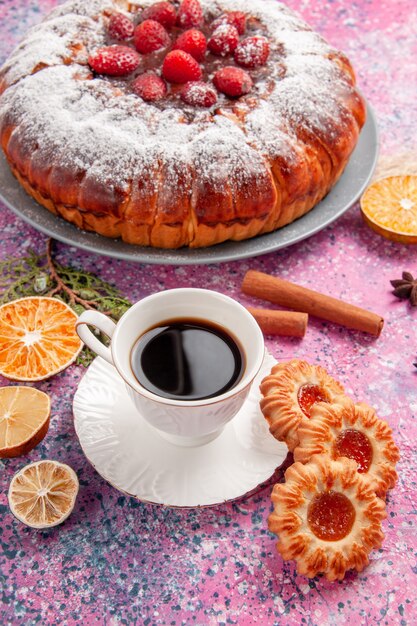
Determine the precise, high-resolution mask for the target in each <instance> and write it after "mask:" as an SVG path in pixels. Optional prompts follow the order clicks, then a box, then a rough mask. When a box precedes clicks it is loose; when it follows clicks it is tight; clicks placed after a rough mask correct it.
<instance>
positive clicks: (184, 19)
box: [177, 0, 204, 28]
mask: <svg viewBox="0 0 417 626" xmlns="http://www.w3.org/2000/svg"><path fill="white" fill-rule="evenodd" d="M203 21H204V15H203V9H202V8H201V4H200V3H199V1H198V0H182V2H181V4H180V8H179V9H178V16H177V24H178V26H182V27H183V28H192V27H193V26H201V25H202V23H203Z"/></svg>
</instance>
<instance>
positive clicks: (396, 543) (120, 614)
mask: <svg viewBox="0 0 417 626" xmlns="http://www.w3.org/2000/svg"><path fill="white" fill-rule="evenodd" d="M55 4H56V2H55V1H54V0H38V2H34V1H33V0H32V1H31V0H13V1H11V0H6V1H3V2H0V34H1V36H0V61H1V60H2V59H4V58H5V57H6V56H7V54H8V53H9V52H10V51H11V50H12V48H13V47H14V46H15V44H16V43H17V42H18V41H19V39H20V38H21V36H22V35H23V33H24V32H25V31H26V30H27V28H28V27H29V26H30V25H32V24H34V23H36V22H38V21H39V20H40V19H41V15H42V14H43V13H45V12H46V11H47V10H48V9H50V8H51V7H53V6H55ZM288 4H289V5H290V6H291V7H292V8H294V9H296V10H298V11H299V12H300V13H301V15H302V16H303V17H304V18H305V19H306V20H307V21H309V22H310V23H311V24H312V26H314V27H315V29H317V30H318V31H319V32H320V33H321V34H323V35H324V36H325V37H327V38H328V39H329V40H330V42H331V43H332V44H334V45H335V46H338V47H340V48H341V49H342V50H343V51H344V52H345V53H346V54H347V55H348V56H349V58H350V59H351V61H352V63H353V65H354V67H355V69H356V72H357V76H358V82H359V85H360V87H361V89H362V91H363V93H364V94H365V96H366V97H367V98H368V100H369V102H370V103H371V105H372V106H373V108H374V110H375V112H376V115H377V119H378V124H379V129H380V135H381V155H382V156H393V155H395V154H398V153H402V152H404V151H414V153H415V146H416V137H415V122H416V119H417V98H416V96H417V61H416V59H417V36H416V23H417V6H416V3H415V2H413V0H399V1H395V2H394V0H391V1H388V0H383V1H376V0H368V1H365V0H363V1H361V2H350V1H348V0H335V1H333V2H326V3H323V2H309V1H308V0H300V1H299V2H295V1H294V0H290V1H289V2H288ZM0 232H1V240H0V258H1V259H6V258H7V257H10V256H18V255H22V254H24V253H25V252H27V251H28V250H30V249H33V250H35V251H36V252H41V251H43V250H44V248H45V244H46V237H45V236H43V235H40V234H39V233H38V232H36V231H35V230H34V229H32V228H31V227H29V226H27V225H26V224H25V223H23V222H22V221H21V220H20V219H18V218H16V217H15V216H14V214H13V213H12V212H10V211H9V210H8V209H6V208H5V207H4V206H2V205H0ZM57 250H58V256H59V259H60V260H61V261H62V262H64V263H70V264H73V265H74V266H82V267H84V268H86V269H91V270H94V271H95V272H96V273H97V274H98V275H99V276H101V277H103V278H104V279H106V280H108V281H110V282H113V283H115V284H117V285H118V286H119V287H120V289H121V290H122V291H123V292H124V293H125V294H126V295H127V296H129V297H130V298H131V299H132V300H137V299H139V298H141V297H143V296H146V295H148V294H151V293H154V292H156V291H159V290H162V289H169V288H172V287H181V286H198V287H204V288H209V289H215V290H218V291H221V292H224V293H227V294H229V295H232V296H234V297H235V298H236V299H238V300H239V301H240V302H242V303H244V304H252V305H258V304H259V302H256V301H255V300H252V299H250V298H248V297H245V296H244V295H243V294H242V293H241V291H240V285H241V281H242V278H243V276H244V274H245V272H246V271H247V270H248V269H257V270H261V271H266V272H269V273H271V274H277V275H280V276H282V277H283V278H287V279H289V280H292V281H294V282H297V283H300V284H302V285H306V286H310V287H313V288H315V289H318V290H320V291H323V292H325V293H329V294H332V295H334V296H336V297H340V298H342V299H345V300H346V301H348V302H352V303H354V304H358V305H360V306H363V307H365V308H369V309H371V310H374V311H376V312H378V313H380V314H381V315H383V316H384V317H385V328H384V331H383V333H382V335H381V337H380V338H379V339H377V340H375V339H372V338H370V337H368V336H365V335H363V334H361V333H358V332H353V331H349V330H346V329H343V328H339V327H338V326H336V325H332V324H326V323H322V322H320V321H317V320H312V321H311V323H310V325H309V328H308V332H307V335H306V337H305V338H304V339H303V340H301V341H299V340H294V339H278V338H268V339H267V345H268V348H269V350H270V351H271V352H272V353H273V354H274V356H275V357H276V358H277V359H279V360H285V359H288V358H291V357H294V356H297V357H301V358H305V359H307V360H309V361H311V362H312V363H320V364H321V365H323V366H324V367H326V368H327V369H328V370H329V372H330V373H331V374H332V375H334V376H335V377H337V378H338V379H339V380H340V381H341V382H342V383H343V384H344V385H345V387H346V389H347V391H348V393H350V394H351V395H352V397H354V398H355V399H356V400H358V401H366V402H368V403H369V404H371V405H373V406H375V407H376V408H377V410H378V413H379V415H380V416H381V417H383V418H384V419H386V420H388V421H389V423H390V424H391V425H392V427H393V429H394V434H395V439H396V441H397V444H398V445H399V446H400V449H401V455H402V458H401V462H400V463H399V467H398V469H399V475H400V478H399V482H398V485H397V487H396V489H395V490H394V491H393V492H392V493H391V494H390V496H389V499H388V503H387V507H388V518H387V520H386V521H385V522H384V531H385V534H386V539H385V542H384V544H383V547H382V549H380V550H377V551H374V552H373V553H372V555H371V562H370V565H369V567H367V568H366V569H365V571H364V572H362V573H361V574H356V573H349V574H348V575H347V576H346V578H345V580H344V581H343V582H340V583H329V582H327V581H325V580H323V579H322V578H317V579H314V580H311V581H308V580H307V579H305V578H303V577H301V576H297V575H296V573H295V567H294V564H293V563H283V561H282V559H281V558H280V556H279V555H278V554H277V553H276V551H275V547H274V543H275V538H274V536H273V535H272V534H270V533H269V531H268V530H267V523H266V520H267V516H268V514H269V512H270V510H271V504H270V499H269V490H268V489H265V490H264V491H262V492H261V493H259V494H257V495H255V496H253V497H251V498H248V499H245V500H243V501H240V502H238V503H235V504H228V505H223V506H220V507H217V508H212V509H206V510H192V511H179V510H172V509H164V508H160V507H155V506H150V505H144V504H141V503H139V502H137V501H135V500H133V499H129V498H126V497H125V496H123V495H122V494H120V493H118V492H117V491H116V490H114V489H113V488H112V487H110V486H109V485H108V484H106V482H105V481H104V480H103V479H102V478H101V477H100V476H99V475H98V474H97V473H96V472H95V471H94V470H93V468H92V467H91V466H90V465H89V464H88V462H87V461H86V459H85V457H84V456H83V454H82V452H81V449H80V446H79V444H78V441H77V439H76V437H75V433H74V429H73V423H72V411H71V402H72V397H73V394H74V391H75V389H76V387H77V384H78V382H79V380H80V378H81V377H82V376H83V373H84V371H83V369H82V368H81V367H78V366H72V367H71V368H70V369H68V370H67V371H65V372H64V373H62V374H60V375H59V376H56V377H55V378H54V379H52V380H51V381H49V382H44V383H41V384H38V385H36V386H37V387H38V388H39V389H42V390H44V391H47V392H48V393H50V394H51V396H52V403H53V412H52V416H53V417H52V421H51V426H50V430H49V433H48V435H47V437H46V438H45V440H44V441H43V442H42V444H40V445H39V446H38V447H37V448H35V449H34V450H33V451H32V452H31V453H30V454H29V455H27V457H23V458H18V459H14V460H4V461H1V467H2V471H1V474H0V481H1V491H0V515H1V518H2V521H1V525H0V542H1V545H2V548H3V550H2V553H1V555H0V565H1V569H0V572H1V573H0V591H1V604H0V622H1V623H2V624H9V623H10V624H32V623H33V624H34V623H43V624H46V623H48V624H61V623H62V624H76V623H80V622H81V621H83V622H84V623H85V624H94V623H100V624H119V623H122V624H171V625H172V626H177V625H180V624H210V625H211V624H213V625H214V624H239V625H240V626H245V625H247V624H248V625H249V624H288V625H299V624H309V625H316V624H317V625H323V624H336V623H337V624H345V623H346V624H347V623H355V624H400V625H401V626H404V625H406V624H410V625H412V624H416V623H417V609H416V606H415V598H414V596H415V589H416V586H417V580H416V574H417V559H416V548H417V539H416V531H415V519H416V512H417V511H416V495H415V494H416V489H415V468H416V453H415V445H414V439H415V436H416V434H417V424H416V420H415V415H416V409H417V397H416V392H415V389H416V380H417V370H416V369H415V368H414V367H413V361H416V360H417V341H416V316H417V310H415V309H413V308H412V307H411V306H410V305H409V303H408V302H406V301H399V300H397V299H396V298H394V297H393V296H392V294H391V287H390V283H389V281H390V279H392V278H399V277H400V276H401V272H402V271H404V270H407V271H410V272H412V273H415V274H417V262H416V249H415V248H414V247H406V246H403V245H399V244H394V243H390V242H388V241H386V240H384V239H382V238H380V237H379V236H378V235H376V234H374V233H373V232H372V231H370V230H369V229H368V228H367V227H366V225H364V223H363V222H362V219H361V216H360V211H359V207H358V205H355V206H353V207H352V208H351V209H350V210H349V211H348V212H347V213H346V214H345V215H344V216H343V217H342V218H341V219H339V220H338V221H337V222H336V223H334V224H333V225H332V226H330V227H328V228H326V229H325V230H324V231H322V232H321V233H319V234H318V235H315V236H314V237H311V238H310V239H308V240H306V241H304V242H302V243H300V244H297V245H295V246H293V247H291V248H288V249H285V250H283V251H280V252H277V253H272V254H268V255H265V256H261V257H258V258H256V259H249V260H244V261H240V262H239V261H236V262H233V263H227V264H221V265H220V264H219V265H217V264H212V265H207V266H193V267H180V266H146V265H140V264H138V265H135V264H132V263H127V262H123V261H116V260H113V259H111V258H104V257H101V256H96V255H94V254H87V253H85V252H82V251H79V250H77V249H75V248H71V247H69V246H67V245H63V244H58V245H57ZM0 382H1V384H9V383H8V381H6V380H4V379H3V380H1V381H0ZM41 458H54V459H57V460H60V461H63V462H66V463H69V464H70V465H71V466H72V467H73V468H74V469H75V471H76V472H77V474H78V476H79V478H80V493H79V497H78V500H77V504H76V507H75V510H74V512H73V514H72V516H71V517H70V518H69V519H68V520H67V522H65V524H64V525H62V526H61V527H57V528H55V529H52V530H50V531H45V532H38V531H33V530H31V529H29V528H26V527H24V526H22V525H21V524H20V523H19V522H18V521H17V520H15V519H14V518H13V516H12V515H11V514H10V512H9V509H8V506H7V496H6V494H7V490H8V485H9V483H10V480H11V477H12V476H13V474H14V472H16V471H17V470H18V469H20V468H21V467H22V466H23V465H25V464H26V463H28V462H30V461H35V460H39V459H41Z"/></svg>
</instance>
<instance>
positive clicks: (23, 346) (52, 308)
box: [0, 297, 83, 382]
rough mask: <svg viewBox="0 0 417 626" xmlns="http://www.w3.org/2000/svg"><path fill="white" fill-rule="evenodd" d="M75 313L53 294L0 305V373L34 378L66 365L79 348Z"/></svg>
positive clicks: (44, 375)
mask: <svg viewBox="0 0 417 626" xmlns="http://www.w3.org/2000/svg"><path fill="white" fill-rule="evenodd" d="M77 319H78V318H77V314H76V313H74V311H73V310H72V309H71V308H70V307H69V306H68V305H67V304H65V302H61V300H57V299H56V298H46V297H33V298H21V299H20V300H15V301H14V302H9V303H7V304H3V306H1V307H0V374H2V375H3V376H4V377H5V378H10V379H11V380H21V381H30V382H33V381H37V380H44V379H45V378H49V377H50V376H53V375H54V374H58V372H61V371H62V370H64V369H65V368H66V367H68V366H69V365H70V364H71V363H72V362H73V361H74V360H75V359H76V358H77V356H78V354H79V352H80V350H81V349H82V345H83V344H82V341H81V340H80V338H79V337H78V335H77V333H76V330H75V322H76V321H77Z"/></svg>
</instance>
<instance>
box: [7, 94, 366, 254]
mask: <svg viewBox="0 0 417 626" xmlns="http://www.w3.org/2000/svg"><path fill="white" fill-rule="evenodd" d="M377 156H378V132H377V126H376V120H375V116H374V114H373V112H372V110H371V109H370V108H369V106H368V117H367V121H366V124H365V126H364V128H363V129H362V132H361V135H360V138H359V141H358V145H357V146H356V149H355V151H354V153H353V154H352V157H351V159H350V161H349V163H348V165H347V167H346V169H345V172H344V173H343V176H342V177H341V178H340V180H339V182H338V183H337V185H335V187H333V189H332V190H331V192H330V193H329V194H328V195H327V196H326V197H325V198H324V200H322V201H321V202H320V203H319V204H318V205H317V206H316V207H315V208H314V209H313V210H312V211H310V212H309V213H307V214H306V215H304V216H303V217H301V218H300V219H298V220H296V221H295V222H293V223H292V224H289V225H288V226H285V227H284V228H281V229H280V230H277V231H275V232H273V233H270V234H268V235H260V236H259V237H255V238H253V239H247V240H246V241H229V242H226V243H221V244H218V245H217V246H212V247H210V248H200V249H197V250H190V249H188V248H184V249H181V250H161V249H156V248H145V247H141V246H133V245H129V244H127V243H124V242H123V241H120V240H115V239H107V238H106V237H102V236H101V235H97V234H95V233H88V232H85V231H82V230H80V229H79V228H77V227H76V226H73V225H72V224H69V223H68V222H66V221H64V220H63V219H61V218H58V217H56V216H54V215H53V214H52V213H49V211H47V209H45V208H43V207H42V206H40V205H39V204H38V203H37V202H36V201H35V200H33V199H32V198H31V197H30V196H29V195H28V194H27V193H26V192H25V191H24V189H23V188H22V187H21V186H20V185H19V183H18V182H17V181H16V179H15V178H14V176H13V174H12V173H11V171H10V169H9V167H8V164H7V161H6V159H5V157H4V155H3V153H1V155H0V198H1V199H2V200H3V202H4V203H5V204H6V205H7V206H8V207H9V208H10V209H11V210H12V211H13V212H14V213H16V215H18V216H19V217H21V218H22V219H23V220H24V221H25V222H28V223H29V224H31V225H32V226H34V227H35V228H36V229H38V230H40V231H41V232H43V233H45V234H47V235H49V236H50V237H53V238H54V239H58V240H59V241H63V242H64V243H67V244H70V245H73V246H77V247H78V248H82V249H84V250H89V251H91V252H96V253H98V254H105V255H108V256H112V257H116V258H119V259H126V260H128V261H137V262H140V263H159V264H163V263H168V264H172V265H196V264H198V263H219V262H221V261H233V260H236V259H244V258H247V257H254V256H258V255H260V254H266V253H267V252H273V251H274V250H279V249H280V248H285V247H286V246H290V245H292V244H294V243H297V242H298V241H301V240H302V239H306V238H307V237H310V236H311V235H314V234H315V233H317V232H318V231H320V230H322V229H323V228H325V227H326V226H328V225H329V224H331V223H332V222H333V221H334V220H336V219H337V218H338V217H340V216H341V215H342V214H343V213H344V212H345V211H347V209H349V207H351V206H352V204H353V203H354V202H356V200H357V199H358V198H359V197H360V195H361V193H362V192H363V190H364V189H365V187H366V186H367V184H368V183H369V180H370V178H371V176H372V173H373V171H374V169H375V165H376V160H377Z"/></svg>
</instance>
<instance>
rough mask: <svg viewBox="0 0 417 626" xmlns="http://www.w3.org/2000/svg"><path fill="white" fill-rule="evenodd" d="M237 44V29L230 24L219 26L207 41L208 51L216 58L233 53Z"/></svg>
mask: <svg viewBox="0 0 417 626" xmlns="http://www.w3.org/2000/svg"><path fill="white" fill-rule="evenodd" d="M238 43H239V33H238V32H237V28H235V27H234V26H231V25H230V24H220V26H219V27H218V28H216V30H215V31H214V33H213V34H212V36H211V37H210V39H209V40H208V44H207V45H208V49H209V50H210V52H212V53H213V54H216V55H217V56H221V57H225V56H227V55H228V54H231V53H232V52H234V51H235V49H236V47H237V44H238Z"/></svg>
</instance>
